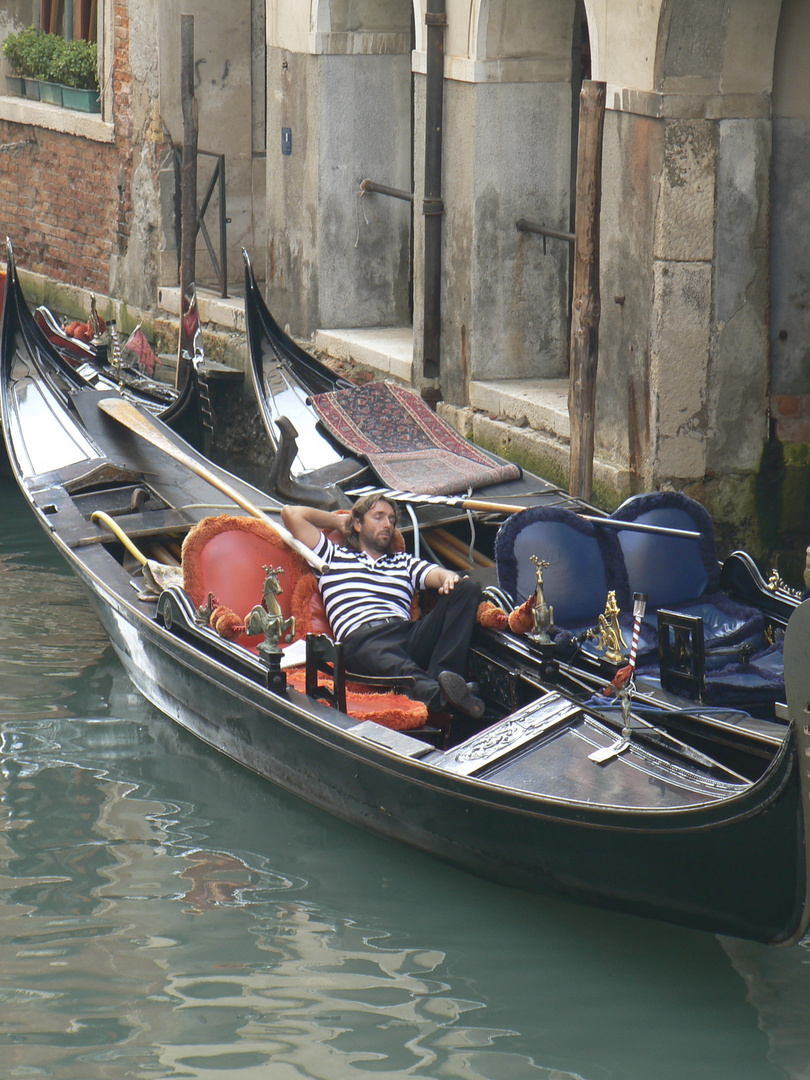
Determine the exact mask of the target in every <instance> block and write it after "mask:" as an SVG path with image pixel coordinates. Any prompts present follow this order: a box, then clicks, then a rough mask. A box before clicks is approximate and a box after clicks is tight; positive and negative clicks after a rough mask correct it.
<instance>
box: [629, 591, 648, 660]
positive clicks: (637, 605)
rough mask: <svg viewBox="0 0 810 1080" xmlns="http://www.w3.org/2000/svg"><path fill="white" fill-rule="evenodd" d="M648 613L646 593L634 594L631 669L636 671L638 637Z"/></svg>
mask: <svg viewBox="0 0 810 1080" xmlns="http://www.w3.org/2000/svg"><path fill="white" fill-rule="evenodd" d="M646 611H647V595H646V593H639V592H637V593H633V640H632V642H631V644H630V667H631V668H632V669H633V671H635V668H636V653H637V652H638V637H639V633H640V631H641V620H642V619H643V618H644V615H645V613H646Z"/></svg>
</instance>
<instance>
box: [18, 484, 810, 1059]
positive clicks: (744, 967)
mask: <svg viewBox="0 0 810 1080" xmlns="http://www.w3.org/2000/svg"><path fill="white" fill-rule="evenodd" d="M808 960H810V955H808V950H807V948H806V947H805V946H803V945H800V946H796V947H794V948H792V949H783V950H779V949H774V948H765V947H761V946H757V945H751V944H746V943H740V942H736V941H729V940H720V939H718V938H716V937H714V936H711V935H708V934H699V933H693V932H690V931H686V930H680V929H677V928H673V927H669V926H665V925H663V924H659V923H654V922H650V921H646V920H642V919H635V918H630V917H622V916H617V915H612V914H608V913H603V912H599V911H596V910H592V909H590V908H586V907H581V906H578V905H575V904H572V903H567V902H562V901H557V900H554V899H545V898H537V897H532V896H528V895H524V894H522V893H520V892H518V891H513V890H510V889H507V888H503V887H500V886H495V885H491V884H489V883H487V882H484V881H479V880H477V879H476V878H474V877H471V876H469V875H467V874H464V873H462V872H460V871H456V870H454V869H452V868H450V867H447V866H445V865H443V864H442V863H440V862H438V861H436V860H433V859H431V858H428V857H426V856H422V855H419V854H418V853H416V852H412V851H410V850H407V849H404V848H401V847H398V846H396V845H394V844H392V843H389V842H386V841H383V840H379V839H376V838H374V837H371V836H367V835H365V834H364V833H362V832H360V831H358V830H356V829H353V828H351V827H349V826H346V825H343V824H341V823H340V822H337V821H334V820H333V819H331V818H330V817H328V816H327V815H325V814H323V813H321V812H319V811H317V810H314V809H312V808H311V807H308V806H307V805H305V804H304V803H302V802H300V801H299V800H297V799H295V798H293V797H291V796H289V795H286V794H284V793H283V792H280V791H278V790H276V789H274V788H273V787H271V786H270V785H269V784H267V783H265V782H263V781H261V780H259V779H258V778H256V777H254V776H252V775H250V774H249V773H247V772H245V771H244V770H242V769H240V768H239V767H238V766H236V765H234V764H232V763H230V762H228V761H225V760H224V759H222V758H220V757H219V756H218V755H217V754H215V753H214V752H212V751H209V750H208V749H206V748H205V747H203V746H201V745H200V744H199V743H197V742H196V741H195V740H194V739H192V738H191V737H189V736H186V735H185V734H184V733H183V732H182V731H180V730H179V729H177V728H176V727H175V726H174V725H173V724H171V723H170V722H169V721H167V720H165V719H164V718H163V717H161V716H160V715H159V714H158V713H157V712H156V711H155V710H154V709H152V708H151V707H150V706H149V705H148V704H146V702H144V701H143V700H142V699H141V698H140V696H139V695H138V694H137V693H136V692H135V690H134V689H133V688H132V686H131V684H130V683H129V681H128V680H127V678H126V677H125V676H124V674H123V671H122V669H121V667H120V665H119V664H118V662H117V660H116V659H115V657H114V655H113V654H112V652H111V650H110V649H109V647H108V646H107V645H106V642H105V639H104V637H103V635H102V633H101V630H100V627H99V625H98V623H97V622H96V619H95V616H94V615H93V613H92V610H91V608H90V606H89V604H88V603H87V601H86V599H85V597H84V595H83V593H82V592H81V590H80V589H79V586H78V584H77V583H75V582H74V580H73V578H72V577H71V575H70V574H69V572H68V571H67V569H66V567H65V566H64V564H63V563H62V562H61V560H60V559H59V557H58V555H57V554H56V553H55V551H54V550H53V549H52V547H51V545H50V542H49V541H48V540H47V538H46V537H45V536H44V534H43V533H42V532H41V530H40V529H39V526H38V525H36V523H35V522H34V521H33V519H32V518H31V517H30V516H29V513H28V511H27V509H26V507H25V506H24V504H23V501H22V499H21V498H20V496H19V493H18V492H17V491H16V489H15V488H14V487H13V485H11V484H10V483H9V482H7V481H1V480H0V1077H2V1078H3V1080H16V1078H25V1080H33V1078H40V1077H42V1078H45V1077H47V1078H53V1080H140V1078H151V1080H154V1078H157V1080H162V1078H172V1080H180V1078H182V1080H187V1078H195V1080H196V1078H199V1080H225V1078H228V1080H231V1078H235V1080H258V1078H262V1080H267V1078H269V1080H306V1078H312V1080H315V1078H317V1080H343V1078H346V1080H350V1078H351V1080H374V1078H386V1080H393V1078H404V1077H423V1078H429V1080H432V1078H435V1080H440V1078H442V1080H443V1078H458V1080H481V1078H484V1080H533V1078H537V1080H718V1078H725V1077H728V1078H734V1080H772V1078H777V1077H791V1078H796V1080H799V1078H807V1077H810V969H808Z"/></svg>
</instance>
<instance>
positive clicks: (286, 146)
mask: <svg viewBox="0 0 810 1080" xmlns="http://www.w3.org/2000/svg"><path fill="white" fill-rule="evenodd" d="M281 152H282V154H286V155H287V156H289V155H290V154H291V153H292V128H282V129H281Z"/></svg>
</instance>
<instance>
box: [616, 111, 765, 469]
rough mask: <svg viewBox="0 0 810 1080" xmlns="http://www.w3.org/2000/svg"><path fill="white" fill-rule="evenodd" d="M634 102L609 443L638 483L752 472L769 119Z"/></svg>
mask: <svg viewBox="0 0 810 1080" xmlns="http://www.w3.org/2000/svg"><path fill="white" fill-rule="evenodd" d="M629 98H630V95H627V94H625V96H624V100H622V98H621V95H620V94H618V93H617V94H616V96H615V98H614V101H613V106H614V108H613V111H612V113H609V115H608V119H607V121H606V154H605V162H606V169H605V185H604V191H603V217H602V252H603V262H602V324H601V333H600V374H599V378H600V388H599V401H598V406H597V414H598V415H597V446H598V451H599V452H600V453H601V454H602V455H603V456H604V457H606V458H608V459H612V460H614V461H618V462H624V461H627V462H628V463H629V465H630V468H631V470H632V472H633V474H634V475H635V477H636V481H635V485H636V487H637V489H644V488H650V487H659V486H661V485H662V484H663V485H666V484H669V483H671V484H674V485H676V486H679V487H682V486H684V485H694V484H700V483H702V482H703V481H704V478H706V477H711V476H714V475H723V474H731V473H738V474H739V473H746V472H751V471H752V470H754V469H755V468H756V465H757V461H758V459H759V455H760V453H761V449H762V443H763V441H764V439H765V436H766V434H767V431H766V417H767V380H768V348H767V342H768V331H767V327H768V254H767V252H768V225H767V206H768V169H769V159H770V123H769V121H767V120H766V119H765V118H763V117H758V116H753V117H751V116H749V117H744V118H735V117H733V116H730V117H728V118H727V117H725V116H724V115H723V112H724V111H729V112H733V111H734V110H735V106H736V107H737V108H738V107H739V102H737V103H732V105H731V106H730V107H729V108H728V109H726V107H725V105H724V103H723V102H722V99H719V100H718V99H715V102H714V104H713V106H712V108H713V111H714V112H715V115H713V116H707V115H706V114H707V112H709V105H710V103H707V102H702V103H701V102H696V101H695V100H692V101H691V102H689V103H688V104H689V107H688V108H684V107H683V106H684V103H683V100H682V101H681V102H680V103H678V102H674V101H673V100H672V99H667V97H666V96H665V95H657V94H649V95H637V96H636V99H634V100H632V101H630V100H629ZM751 104H753V105H756V102H752V103H751ZM617 106H618V107H617ZM676 106H677V107H676ZM676 111H680V112H681V113H682V114H686V115H680V116H678V115H672V114H673V113H675V112H676Z"/></svg>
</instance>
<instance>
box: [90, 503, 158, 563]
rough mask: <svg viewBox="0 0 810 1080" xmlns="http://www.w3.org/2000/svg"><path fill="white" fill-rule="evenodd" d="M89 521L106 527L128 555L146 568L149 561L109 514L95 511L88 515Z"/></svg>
mask: <svg viewBox="0 0 810 1080" xmlns="http://www.w3.org/2000/svg"><path fill="white" fill-rule="evenodd" d="M90 520H91V521H97V522H100V523H101V524H102V525H106V526H107V528H108V529H109V530H110V532H111V533H112V534H113V536H115V537H116V538H117V539H118V540H120V541H121V543H122V544H123V545H124V547H125V548H126V549H127V551H128V552H129V553H130V555H132V556H133V557H134V558H136V559H137V560H138V562H139V563H140V564H141V566H146V564H147V562H148V561H149V560H148V559H147V558H146V556H145V555H144V553H143V552H142V551H141V550H140V549H139V548H137V547H135V545H134V544H133V542H132V541H131V540H130V538H129V537H128V536H127V534H126V533H125V532H124V530H123V529H122V528H121V526H120V525H119V524H118V522H117V521H114V520H113V519H112V518H111V517H110V515H109V514H105V513H104V511H103V510H96V511H94V512H93V513H92V514H91V515H90Z"/></svg>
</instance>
